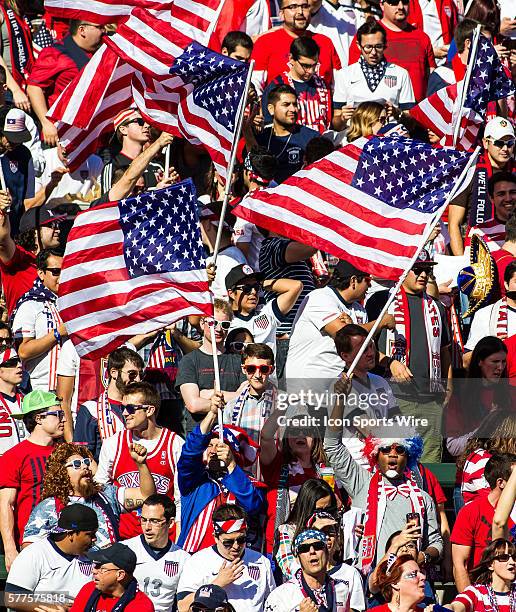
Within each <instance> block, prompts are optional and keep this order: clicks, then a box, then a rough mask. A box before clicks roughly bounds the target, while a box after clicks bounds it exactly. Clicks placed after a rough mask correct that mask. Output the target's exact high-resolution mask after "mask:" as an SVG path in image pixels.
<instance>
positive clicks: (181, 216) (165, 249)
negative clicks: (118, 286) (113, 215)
mask: <svg viewBox="0 0 516 612" xmlns="http://www.w3.org/2000/svg"><path fill="white" fill-rule="evenodd" d="M118 207H119V210H120V225H121V227H122V231H123V233H124V257H125V263H126V266H127V271H128V273H129V277H130V278H137V277H140V276H145V275H147V274H164V273H167V272H189V271H191V270H198V269H200V268H203V267H205V265H206V264H205V261H204V250H203V248H202V241H201V232H200V228H199V216H198V213H197V195H196V193H195V187H194V185H193V183H192V181H191V179H188V180H186V181H182V182H181V183H177V184H176V185H172V186H171V187H167V188H166V189H160V190H157V191H149V192H147V193H143V194H141V195H137V196H136V197H134V198H128V199H126V200H120V202H119V203H118Z"/></svg>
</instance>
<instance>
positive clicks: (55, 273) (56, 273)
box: [43, 268, 61, 276]
mask: <svg viewBox="0 0 516 612" xmlns="http://www.w3.org/2000/svg"><path fill="white" fill-rule="evenodd" d="M43 272H50V274H52V276H59V275H60V274H61V268H45V269H44V270H43Z"/></svg>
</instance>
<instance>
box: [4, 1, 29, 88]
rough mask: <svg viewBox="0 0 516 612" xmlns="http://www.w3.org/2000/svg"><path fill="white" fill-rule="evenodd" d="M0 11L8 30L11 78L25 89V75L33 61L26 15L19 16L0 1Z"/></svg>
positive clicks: (5, 3) (26, 75)
mask: <svg viewBox="0 0 516 612" xmlns="http://www.w3.org/2000/svg"><path fill="white" fill-rule="evenodd" d="M0 11H2V14H3V16H4V23H5V26H6V28H7V31H8V32H9V42H8V43H7V41H6V42H4V45H5V44H8V45H9V54H10V56H11V66H12V68H11V72H12V75H13V79H14V80H15V81H16V83H17V84H18V85H19V86H20V87H21V88H22V89H25V86H26V84H27V77H28V75H29V72H30V70H31V68H32V64H33V63H34V54H33V51H32V34H31V31H30V25H29V22H28V20H27V18H26V17H20V16H19V15H18V14H17V13H16V12H15V11H14V10H13V9H12V8H11V7H9V5H8V4H7V2H2V4H1V5H0Z"/></svg>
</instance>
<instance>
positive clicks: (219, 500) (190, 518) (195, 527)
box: [177, 391, 265, 590]
mask: <svg viewBox="0 0 516 612" xmlns="http://www.w3.org/2000/svg"><path fill="white" fill-rule="evenodd" d="M223 409H224V395H223V393H222V392H220V391H216V392H215V393H214V394H213V396H212V398H211V405H210V411H209V412H208V414H207V415H206V416H205V417H204V419H203V420H202V421H201V423H199V425H197V426H196V427H195V428H194V429H193V431H192V432H191V433H190V434H189V435H188V437H187V438H186V442H185V444H184V446H183V451H182V453H181V458H180V459H179V462H178V464H177V469H178V484H179V491H180V492H181V516H182V520H181V533H180V535H179V538H178V540H177V543H178V544H179V546H181V547H182V548H184V549H185V550H186V551H187V552H190V553H194V552H197V551H199V550H201V549H203V548H206V547H207V546H213V544H214V543H215V539H214V536H213V532H212V531H211V530H210V529H209V527H208V526H209V522H210V521H211V517H212V514H213V511H214V510H215V508H216V507H217V506H219V505H221V504H224V503H227V502H228V501H233V502H234V503H237V504H240V505H241V506H242V508H243V509H244V510H245V511H246V512H247V514H249V515H255V514H258V513H259V512H260V510H261V509H262V507H263V504H264V500H265V495H264V491H263V489H262V488H259V485H258V483H256V482H255V481H254V480H253V479H251V477H249V476H248V475H247V474H246V473H245V472H244V470H243V469H242V467H241V465H243V464H244V462H245V460H246V459H247V460H248V461H249V462H250V463H252V454H253V450H254V449H253V448H252V444H251V441H250V440H249V437H248V436H247V434H246V433H245V432H244V431H243V430H239V428H237V427H231V428H230V427H224V442H221V441H220V439H219V435H218V432H217V431H216V430H214V426H215V424H216V422H217V415H218V411H219V410H223ZM235 432H236V433H237V435H238V437H237V435H235ZM254 459H255V460H256V454H254ZM239 464H240V465H239ZM194 590H195V589H194Z"/></svg>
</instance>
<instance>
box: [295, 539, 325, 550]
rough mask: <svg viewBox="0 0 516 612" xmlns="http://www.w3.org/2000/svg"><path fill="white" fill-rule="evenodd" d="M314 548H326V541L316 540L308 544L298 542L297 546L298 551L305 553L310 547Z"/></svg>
mask: <svg viewBox="0 0 516 612" xmlns="http://www.w3.org/2000/svg"><path fill="white" fill-rule="evenodd" d="M311 548H313V549H314V550H324V549H325V548H326V543H325V542H321V541H320V540H318V541H317V542H310V543H309V544H300V545H299V546H298V547H297V552H298V553H307V552H310V549H311Z"/></svg>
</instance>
